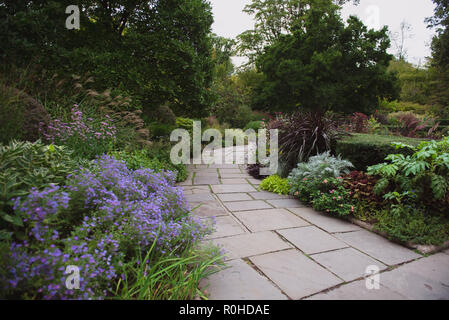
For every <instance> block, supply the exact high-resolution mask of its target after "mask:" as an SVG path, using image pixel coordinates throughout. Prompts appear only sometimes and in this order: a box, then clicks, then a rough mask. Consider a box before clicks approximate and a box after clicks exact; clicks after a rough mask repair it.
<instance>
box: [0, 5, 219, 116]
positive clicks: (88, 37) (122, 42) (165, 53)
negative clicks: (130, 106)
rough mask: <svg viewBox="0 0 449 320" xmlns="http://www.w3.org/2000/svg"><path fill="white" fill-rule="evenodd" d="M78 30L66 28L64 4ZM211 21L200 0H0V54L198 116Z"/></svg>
mask: <svg viewBox="0 0 449 320" xmlns="http://www.w3.org/2000/svg"><path fill="white" fill-rule="evenodd" d="M70 4H77V5H79V7H80V9H81V29H80V30H67V29H66V28H65V20H66V18H67V15H66V14H65V8H66V6H68V5H70ZM212 22H213V17H212V13H211V7H210V4H209V3H208V2H207V1H206V0H190V1H177V0H121V1H118V0H78V1H72V0H60V1H55V0H27V1H17V0H0V41H2V44H4V45H2V48H1V49H0V56H1V57H2V60H3V61H5V62H6V63H8V64H18V65H27V64H28V63H29V62H30V61H32V62H33V63H35V64H37V65H40V66H42V68H44V69H47V70H54V71H57V72H58V73H67V74H71V73H77V74H80V73H83V74H84V73H86V72H88V73H89V74H90V75H92V76H93V77H94V78H95V80H96V81H95V85H96V89H98V90H100V89H106V88H117V89H119V90H124V91H127V92H129V93H130V94H132V95H133V97H134V98H136V99H137V100H139V101H140V102H141V104H142V105H143V107H144V108H153V107H158V106H159V105H160V104H162V103H165V102H167V101H168V102H171V103H172V105H173V106H174V108H175V112H177V113H178V114H179V115H189V116H192V117H196V116H198V117H199V116H203V115H206V114H207V112H208V107H209V105H210V103H211V101H212V95H211V93H210V87H211V84H212V72H213V61H212V43H211V38H210V31H211V25H212Z"/></svg>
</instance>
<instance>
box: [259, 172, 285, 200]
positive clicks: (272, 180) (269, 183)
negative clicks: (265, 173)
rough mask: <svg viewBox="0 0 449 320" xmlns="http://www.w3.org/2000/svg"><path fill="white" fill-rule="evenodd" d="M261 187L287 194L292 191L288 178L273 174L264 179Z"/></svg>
mask: <svg viewBox="0 0 449 320" xmlns="http://www.w3.org/2000/svg"><path fill="white" fill-rule="evenodd" d="M260 189H262V190H265V191H270V192H274V193H277V194H281V195H286V194H288V193H289V191H290V187H289V185H288V181H287V179H283V178H281V177H279V176H278V175H272V176H269V177H268V178H265V179H264V180H262V182H261V184H260Z"/></svg>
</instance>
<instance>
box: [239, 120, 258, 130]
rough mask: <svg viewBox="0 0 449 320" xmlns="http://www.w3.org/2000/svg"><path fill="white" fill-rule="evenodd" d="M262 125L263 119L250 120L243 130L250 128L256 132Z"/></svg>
mask: <svg viewBox="0 0 449 320" xmlns="http://www.w3.org/2000/svg"><path fill="white" fill-rule="evenodd" d="M261 127H262V121H250V122H248V123H247V124H246V126H245V128H244V129H243V131H246V130H248V129H253V130H254V131H255V132H257V130H259V129H260V128H261Z"/></svg>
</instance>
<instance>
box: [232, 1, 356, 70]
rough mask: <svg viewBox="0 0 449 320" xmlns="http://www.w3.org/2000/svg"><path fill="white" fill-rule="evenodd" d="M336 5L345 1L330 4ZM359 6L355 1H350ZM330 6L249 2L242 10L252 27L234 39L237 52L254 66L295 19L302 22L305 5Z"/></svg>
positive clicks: (313, 2) (281, 2)
mask: <svg viewBox="0 0 449 320" xmlns="http://www.w3.org/2000/svg"><path fill="white" fill-rule="evenodd" d="M332 2H333V3H334V4H336V5H342V4H344V3H345V2H348V0H336V1H332ZM353 2H354V3H358V0H355V1H353ZM323 3H324V5H329V4H330V3H331V2H330V1H326V2H321V3H319V2H318V1H311V0H306V1H304V0H252V1H251V3H249V4H247V5H246V6H245V8H244V9H243V12H245V13H246V14H248V15H251V16H254V20H255V22H256V23H255V26H254V29H253V30H247V31H245V32H243V33H241V34H240V35H239V36H238V37H237V39H238V40H239V44H238V47H237V51H238V53H239V54H241V55H245V56H246V57H248V59H249V61H248V63H247V64H248V65H251V64H253V63H254V61H255V60H256V59H257V57H258V56H259V55H261V54H262V53H263V49H264V48H265V47H266V46H270V45H272V44H273V43H274V42H275V41H276V40H277V39H279V37H280V36H281V35H282V34H284V33H285V32H289V31H290V29H291V26H292V25H293V24H294V22H295V21H297V20H298V19H301V18H304V16H305V13H306V11H307V6H308V5H314V6H318V5H323Z"/></svg>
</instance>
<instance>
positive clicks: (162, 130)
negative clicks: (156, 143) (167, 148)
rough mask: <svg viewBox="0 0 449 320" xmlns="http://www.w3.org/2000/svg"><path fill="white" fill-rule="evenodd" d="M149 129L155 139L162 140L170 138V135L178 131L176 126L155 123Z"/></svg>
mask: <svg viewBox="0 0 449 320" xmlns="http://www.w3.org/2000/svg"><path fill="white" fill-rule="evenodd" d="M149 129H150V135H151V137H152V138H153V139H160V138H167V137H170V134H171V133H172V131H173V130H175V129H176V126H174V125H169V124H163V123H157V122H155V123H152V124H151V125H150V126H149Z"/></svg>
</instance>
